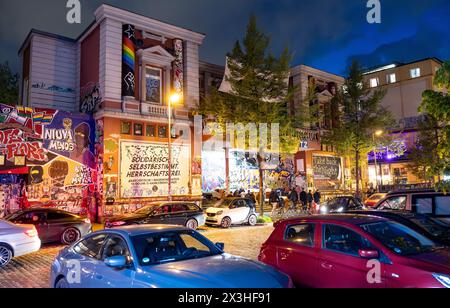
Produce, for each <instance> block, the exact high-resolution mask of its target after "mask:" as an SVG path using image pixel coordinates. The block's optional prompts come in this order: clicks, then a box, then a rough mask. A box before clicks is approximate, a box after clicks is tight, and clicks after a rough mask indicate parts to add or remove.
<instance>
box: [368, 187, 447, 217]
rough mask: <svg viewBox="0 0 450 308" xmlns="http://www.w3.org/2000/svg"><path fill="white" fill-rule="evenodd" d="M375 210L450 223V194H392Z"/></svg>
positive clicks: (423, 191)
mask: <svg viewBox="0 0 450 308" xmlns="http://www.w3.org/2000/svg"><path fill="white" fill-rule="evenodd" d="M374 208H375V209H377V210H400V211H409V212H413V213H420V214H427V215H430V216H433V217H436V218H438V219H440V220H443V221H447V222H448V223H450V194H447V195H445V194H444V193H442V192H436V191H434V190H423V189H419V190H400V191H394V192H390V193H388V194H387V195H386V197H384V198H383V199H382V200H380V201H379V202H378V204H377V205H376V206H375V207H374Z"/></svg>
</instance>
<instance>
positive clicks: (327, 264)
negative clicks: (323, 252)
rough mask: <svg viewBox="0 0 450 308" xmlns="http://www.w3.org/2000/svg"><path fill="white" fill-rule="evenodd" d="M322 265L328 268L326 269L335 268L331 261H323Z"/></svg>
mask: <svg viewBox="0 0 450 308" xmlns="http://www.w3.org/2000/svg"><path fill="white" fill-rule="evenodd" d="M320 266H321V267H322V268H323V269H326V270H332V269H333V264H330V263H328V262H322V263H321V264H320Z"/></svg>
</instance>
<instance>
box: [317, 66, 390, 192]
mask: <svg viewBox="0 0 450 308" xmlns="http://www.w3.org/2000/svg"><path fill="white" fill-rule="evenodd" d="M385 94H386V92H385V91H384V90H381V89H376V90H373V89H371V88H370V87H369V86H368V84H367V83H366V82H365V81H364V76H363V72H362V70H361V67H360V66H359V64H358V63H356V62H355V63H353V64H352V66H351V67H350V72H349V76H348V78H347V79H346V81H345V84H344V87H343V89H342V90H338V93H337V95H336V96H335V98H334V104H337V105H338V108H337V109H338V110H339V111H338V113H339V116H338V118H339V125H337V126H336V127H333V128H332V129H331V130H329V131H328V132H325V133H324V136H323V138H322V142H323V143H324V144H328V145H331V146H333V147H334V148H335V149H336V151H337V152H338V153H339V154H341V155H343V156H352V157H353V158H354V160H353V161H354V164H355V174H354V175H355V178H356V194H357V196H360V195H361V183H360V182H361V170H362V168H361V166H362V165H363V164H364V163H365V162H367V155H368V153H369V152H370V151H372V150H373V149H374V148H376V147H379V145H380V143H379V141H378V142H377V141H376V140H374V138H373V136H374V135H373V134H374V133H375V132H376V131H377V130H380V129H385V128H388V127H391V126H392V125H393V124H394V120H393V116H392V114H391V113H390V112H389V111H388V110H387V109H386V108H384V107H382V106H381V101H382V100H383V98H384V96H385ZM386 138H388V137H386Z"/></svg>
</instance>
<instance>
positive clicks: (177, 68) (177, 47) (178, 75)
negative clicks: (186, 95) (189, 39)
mask: <svg viewBox="0 0 450 308" xmlns="http://www.w3.org/2000/svg"><path fill="white" fill-rule="evenodd" d="M173 46H174V56H175V61H174V62H173V89H174V91H175V92H177V93H179V94H181V95H183V85H184V79H183V41H182V40H180V39H175V40H173Z"/></svg>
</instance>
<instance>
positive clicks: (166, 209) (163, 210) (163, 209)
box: [153, 205, 170, 215]
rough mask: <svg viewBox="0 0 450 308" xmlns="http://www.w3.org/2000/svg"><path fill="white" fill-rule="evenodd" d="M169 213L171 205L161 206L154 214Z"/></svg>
mask: <svg viewBox="0 0 450 308" xmlns="http://www.w3.org/2000/svg"><path fill="white" fill-rule="evenodd" d="M169 213H170V206H169V205H164V206H160V207H159V208H157V209H156V210H155V211H154V212H153V214H154V215H165V214H169Z"/></svg>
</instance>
